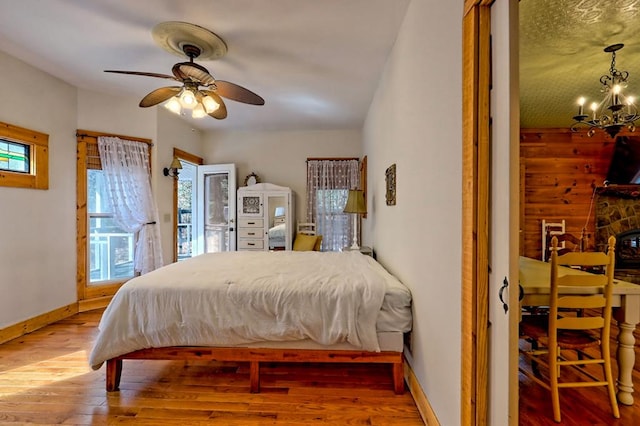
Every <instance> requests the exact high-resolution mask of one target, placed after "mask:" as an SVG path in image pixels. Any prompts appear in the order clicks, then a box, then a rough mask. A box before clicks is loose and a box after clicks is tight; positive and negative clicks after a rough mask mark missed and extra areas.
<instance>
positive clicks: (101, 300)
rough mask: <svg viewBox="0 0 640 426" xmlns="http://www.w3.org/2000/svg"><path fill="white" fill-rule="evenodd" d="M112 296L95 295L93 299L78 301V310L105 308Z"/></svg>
mask: <svg viewBox="0 0 640 426" xmlns="http://www.w3.org/2000/svg"><path fill="white" fill-rule="evenodd" d="M111 299H113V296H104V297H96V298H93V299H87V300H80V301H78V312H87V311H93V310H94V309H101V308H106V307H107V305H108V304H109V302H111Z"/></svg>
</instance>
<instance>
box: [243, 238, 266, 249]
mask: <svg viewBox="0 0 640 426" xmlns="http://www.w3.org/2000/svg"><path fill="white" fill-rule="evenodd" d="M238 249H239V250H251V249H254V250H263V249H264V240H238Z"/></svg>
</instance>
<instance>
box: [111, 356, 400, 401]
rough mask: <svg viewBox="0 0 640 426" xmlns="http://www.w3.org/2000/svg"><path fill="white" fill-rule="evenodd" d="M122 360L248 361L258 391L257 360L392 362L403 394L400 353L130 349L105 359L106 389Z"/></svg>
mask: <svg viewBox="0 0 640 426" xmlns="http://www.w3.org/2000/svg"><path fill="white" fill-rule="evenodd" d="M125 359H162V360H185V361H187V360H208V361H237V362H249V389H250V391H251V392H252V393H257V392H260V362H261V361H262V362H319V363H369V364H372V363H375V364H392V371H393V390H394V392H395V393H396V394H403V393H404V390H405V386H404V357H403V355H402V353H401V352H366V351H341V350H315V349H254V348H218V347H216V348H208V347H168V348H151V349H143V350H139V351H135V352H131V353H128V354H125V355H121V356H119V357H117V358H112V359H110V360H107V373H106V374H107V377H106V388H107V391H108V392H114V391H117V390H118V389H119V387H120V377H121V375H122V361H123V360H125Z"/></svg>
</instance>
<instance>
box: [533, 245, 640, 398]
mask: <svg viewBox="0 0 640 426" xmlns="http://www.w3.org/2000/svg"><path fill="white" fill-rule="evenodd" d="M560 270H561V271H563V272H561V273H563V274H588V273H589V272H584V271H580V270H577V269H571V268H566V267H560ZM550 273H551V265H550V264H549V263H547V262H543V261H541V260H536V259H531V258H528V257H522V256H521V257H520V285H521V286H522V288H523V289H524V297H523V299H522V301H521V304H522V306H549V288H550V284H549V276H550ZM561 289H562V287H561ZM583 290H584V289H581V290H580V291H583ZM594 291H595V289H594ZM613 306H614V309H613V310H614V312H613V316H614V318H615V319H616V320H617V321H618V327H619V328H620V333H619V334H618V351H617V354H616V355H617V360H618V380H617V385H618V402H620V403H621V404H624V405H633V379H632V373H633V366H634V364H635V352H634V345H635V338H634V336H633V331H634V330H635V328H636V325H637V324H638V323H639V322H640V285H638V284H634V283H630V282H627V281H621V280H614V287H613Z"/></svg>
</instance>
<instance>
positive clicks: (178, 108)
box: [164, 96, 182, 114]
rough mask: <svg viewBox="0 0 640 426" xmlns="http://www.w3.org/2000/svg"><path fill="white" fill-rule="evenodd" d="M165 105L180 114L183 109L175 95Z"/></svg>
mask: <svg viewBox="0 0 640 426" xmlns="http://www.w3.org/2000/svg"><path fill="white" fill-rule="evenodd" d="M164 107H165V108H166V109H168V110H169V111H171V112H173V113H174V114H180V111H181V110H182V107H181V106H180V102H178V100H177V99H176V97H175V96H174V97H173V98H171V99H169V100H168V101H167V103H165V104H164Z"/></svg>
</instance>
